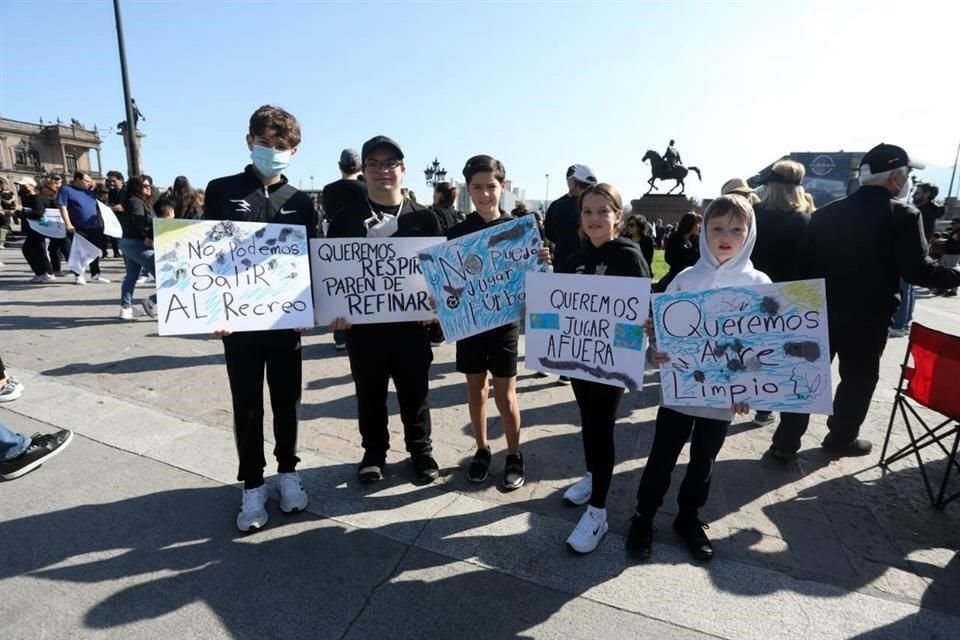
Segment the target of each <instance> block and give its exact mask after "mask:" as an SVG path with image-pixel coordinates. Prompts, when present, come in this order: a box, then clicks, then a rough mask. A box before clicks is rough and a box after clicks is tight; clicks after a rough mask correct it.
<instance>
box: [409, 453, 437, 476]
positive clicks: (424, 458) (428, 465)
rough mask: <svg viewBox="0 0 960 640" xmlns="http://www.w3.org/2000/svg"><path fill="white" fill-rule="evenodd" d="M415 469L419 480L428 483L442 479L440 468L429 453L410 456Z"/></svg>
mask: <svg viewBox="0 0 960 640" xmlns="http://www.w3.org/2000/svg"><path fill="white" fill-rule="evenodd" d="M410 461H411V462H412V463H413V468H414V469H415V470H416V472H417V480H419V481H420V482H424V483H428V482H433V481H434V480H436V479H437V478H439V477H440V467H439V466H438V465H437V461H436V460H434V459H433V456H432V455H430V454H429V453H418V454H416V455H413V456H410Z"/></svg>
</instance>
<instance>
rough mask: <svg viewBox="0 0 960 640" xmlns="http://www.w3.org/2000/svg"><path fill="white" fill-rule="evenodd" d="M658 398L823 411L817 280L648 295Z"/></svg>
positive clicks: (824, 367)
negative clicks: (662, 359) (659, 358)
mask: <svg viewBox="0 0 960 640" xmlns="http://www.w3.org/2000/svg"><path fill="white" fill-rule="evenodd" d="M653 323H654V330H655V333H656V337H657V350H658V351H661V352H664V353H666V354H668V355H669V356H670V362H667V363H666V364H663V365H661V367H660V384H661V387H662V389H663V402H664V404H667V405H674V406H689V407H723V408H729V407H730V405H731V404H732V403H734V402H746V403H748V404H749V405H750V408H751V409H765V410H771V411H789V412H793V413H819V414H827V415H829V414H831V413H832V412H833V401H832V392H833V387H832V384H831V381H830V342H829V334H828V329H827V302H826V294H825V290H824V281H823V280H801V281H797V282H778V283H775V284H761V285H753V286H748V287H728V288H722V289H711V290H708V291H697V292H678V293H663V294H659V295H654V296H653Z"/></svg>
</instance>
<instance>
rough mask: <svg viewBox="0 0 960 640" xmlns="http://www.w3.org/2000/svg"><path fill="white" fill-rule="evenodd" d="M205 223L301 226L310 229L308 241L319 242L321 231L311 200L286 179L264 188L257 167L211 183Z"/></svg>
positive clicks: (206, 199)
mask: <svg viewBox="0 0 960 640" xmlns="http://www.w3.org/2000/svg"><path fill="white" fill-rule="evenodd" d="M203 219H204V220H233V221H236V222H270V223H276V224H299V225H303V226H304V227H306V228H307V237H308V238H316V237H317V236H318V235H319V228H320V227H319V219H318V217H317V210H316V208H315V207H314V206H313V200H312V199H311V198H310V196H308V195H307V194H305V193H303V192H302V191H299V190H297V189H295V188H294V187H293V186H291V185H290V184H288V183H287V178H286V177H284V176H281V179H280V182H278V183H276V184H272V185H270V186H267V187H265V186H263V182H262V181H261V180H260V177H259V176H258V175H257V174H256V172H255V171H254V170H253V165H247V168H246V169H244V171H243V173H238V174H236V175H232V176H226V177H224V178H217V179H216V180H211V181H210V184H208V185H207V190H206V192H205V193H204V201H203Z"/></svg>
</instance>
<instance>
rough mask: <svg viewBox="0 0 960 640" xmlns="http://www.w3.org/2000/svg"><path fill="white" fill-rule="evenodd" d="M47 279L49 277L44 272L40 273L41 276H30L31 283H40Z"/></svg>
mask: <svg viewBox="0 0 960 640" xmlns="http://www.w3.org/2000/svg"><path fill="white" fill-rule="evenodd" d="M46 281H47V279H46V277H45V276H44V275H43V274H40V275H39V276H33V277H32V278H30V282H31V284H39V283H41V282H46Z"/></svg>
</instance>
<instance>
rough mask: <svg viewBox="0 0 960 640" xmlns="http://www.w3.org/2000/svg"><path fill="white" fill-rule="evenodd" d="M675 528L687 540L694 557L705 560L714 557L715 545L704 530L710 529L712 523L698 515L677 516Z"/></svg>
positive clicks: (674, 523)
mask: <svg viewBox="0 0 960 640" xmlns="http://www.w3.org/2000/svg"><path fill="white" fill-rule="evenodd" d="M673 528H674V530H676V532H677V533H679V534H680V537H681V538H683V539H684V541H686V543H687V549H689V550H690V553H692V554H693V557H694V558H696V559H697V560H704V561H707V560H712V559H713V545H712V544H710V538H708V537H707V534H706V532H704V529H709V528H710V525H708V524H707V523H705V522H700V518H698V517H697V516H677V519H676V520H674V521H673Z"/></svg>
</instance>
